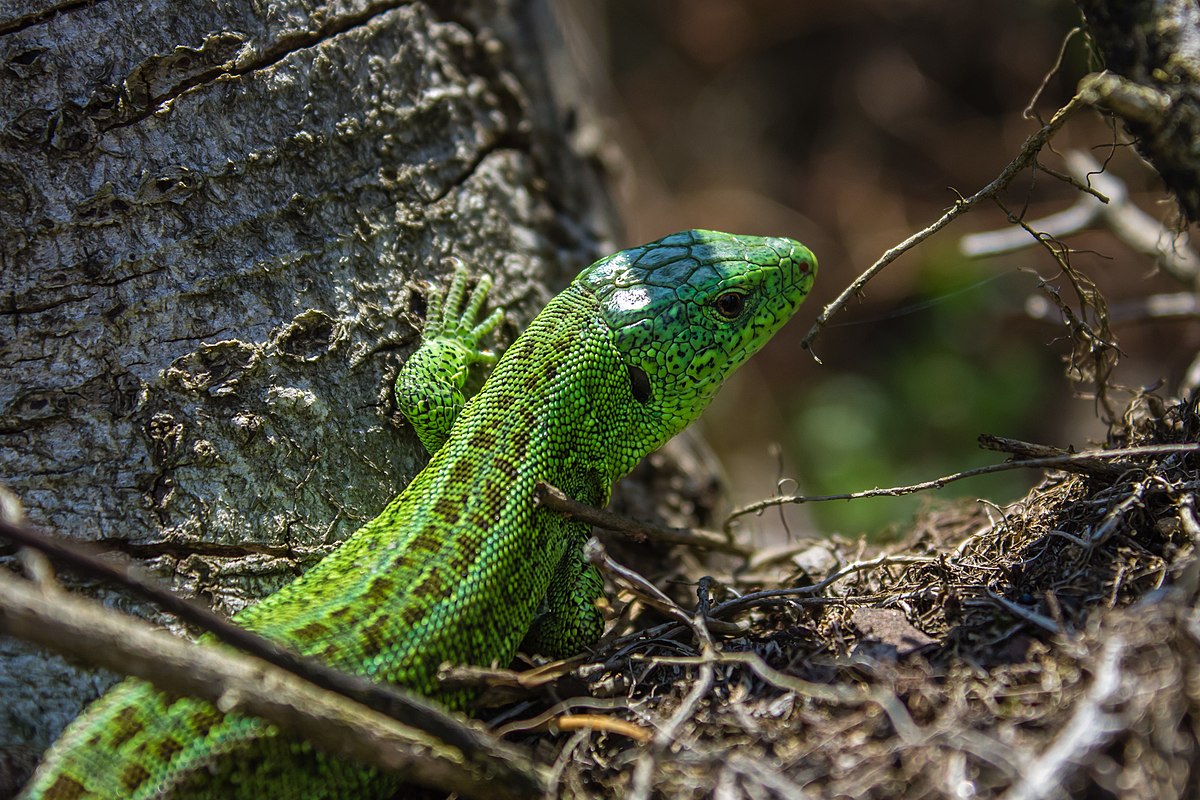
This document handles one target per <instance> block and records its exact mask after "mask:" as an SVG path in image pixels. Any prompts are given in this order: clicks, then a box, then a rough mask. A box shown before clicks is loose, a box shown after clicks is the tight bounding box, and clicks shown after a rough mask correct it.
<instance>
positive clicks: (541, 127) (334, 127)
mask: <svg viewBox="0 0 1200 800" xmlns="http://www.w3.org/2000/svg"><path fill="white" fill-rule="evenodd" d="M549 15H550V11H549V9H548V7H547V6H546V5H545V4H544V3H543V2H540V1H539V0H533V1H532V2H525V3H513V4H511V5H510V4H506V3H500V4H496V3H490V2H485V1H484V0H462V1H461V2H412V3H401V2H375V3H372V2H369V0H329V2H327V3H326V4H323V5H319V6H317V7H313V5H312V4H304V3H299V2H295V0H291V1H289V2H283V3H271V4H267V5H262V4H254V3H248V4H239V3H232V4H230V3H216V2H213V0H141V1H140V2H137V1H136V0H135V2H129V3H125V2H122V3H76V2H69V3H68V2H62V3H55V2H50V1H48V0H37V1H36V2H32V3H30V2H23V3H21V2H19V3H17V4H15V6H14V5H13V4H11V3H3V4H0V325H2V326H3V329H2V333H0V481H3V483H5V484H6V485H7V486H8V488H10V489H11V490H12V491H13V492H15V493H16V495H17V496H18V497H19V498H20V500H21V501H22V503H23V504H24V506H25V508H26V510H27V513H28V515H29V517H30V518H31V520H32V521H33V522H35V523H40V524H43V525H46V526H49V527H51V528H54V529H56V530H58V531H61V532H63V533H66V534H69V535H71V536H74V537H77V538H80V539H84V540H88V541H94V542H98V543H101V544H102V545H103V546H104V547H106V548H116V549H119V550H122V551H124V552H126V553H127V554H129V555H130V556H133V557H135V558H137V559H141V560H144V561H145V563H146V564H147V565H148V567H149V568H150V569H152V570H154V571H155V572H157V573H159V574H161V575H163V576H169V577H170V579H171V580H173V581H174V583H175V585H176V586H177V587H178V588H179V589H180V590H182V591H184V592H186V593H192V594H195V595H198V596H201V597H204V598H205V599H207V600H209V601H210V602H211V603H212V604H213V605H214V606H215V607H216V608H218V609H219V610H222V611H225V612H232V611H236V610H237V609H239V608H241V607H243V606H244V605H246V604H247V603H250V602H252V601H253V600H254V599H256V598H258V597H261V596H263V595H264V594H266V593H269V592H270V591H272V590H274V589H276V588H277V587H279V586H280V585H282V584H283V583H285V582H287V581H289V580H291V579H292V578H293V577H294V576H295V575H296V574H297V573H298V572H299V571H300V570H302V569H303V568H304V567H306V566H308V565H309V564H311V563H312V562H313V561H315V560H316V559H317V558H319V556H320V555H321V554H323V553H324V552H327V551H328V549H330V548H331V547H332V546H333V545H334V544H335V543H336V542H338V541H341V540H342V539H344V538H345V537H346V536H347V535H349V534H350V533H352V532H353V531H354V530H355V529H356V528H357V527H358V526H359V525H360V524H361V523H362V522H364V521H365V520H367V519H369V518H371V517H372V516H374V514H376V513H377V512H378V511H379V510H380V509H381V508H382V507H383V505H384V504H385V503H386V502H387V500H388V499H389V498H390V497H391V496H392V495H394V494H395V493H396V492H397V491H398V490H399V489H400V488H401V487H403V486H404V485H405V484H406V483H407V481H408V480H409V479H411V477H412V476H413V475H414V474H415V472H416V471H417V470H418V469H419V468H420V466H421V465H422V464H423V462H424V460H425V454H424V453H423V451H422V450H421V447H420V444H419V442H418V441H417V439H416V437H415V435H413V434H412V432H411V430H409V429H408V428H407V426H406V425H404V423H403V422H402V421H401V420H400V418H399V416H398V415H397V413H396V411H395V407H394V404H393V401H392V396H391V383H392V380H393V379H394V377H395V374H396V371H397V369H398V366H399V364H400V363H401V362H402V360H403V358H404V357H405V356H406V355H407V354H408V353H410V352H411V351H412V350H413V349H414V348H415V346H416V343H417V340H418V330H419V327H420V318H421V315H422V314H423V311H424V304H425V299H424V298H425V294H426V286H427V283H426V281H430V280H432V281H438V280H440V279H441V278H442V277H444V276H445V275H446V274H447V273H448V272H449V271H450V268H449V266H448V265H447V263H446V261H447V259H448V258H449V257H451V256H454V257H457V258H460V259H462V260H463V261H464V262H465V263H466V264H468V265H469V266H470V267H471V268H472V269H473V270H477V271H478V272H484V271H486V272H490V273H492V274H493V275H495V276H496V277H497V279H498V280H497V288H496V289H494V290H493V302H494V303H496V304H501V305H504V306H506V307H507V308H508V309H509V318H508V321H507V323H506V325H505V326H504V330H503V331H502V334H501V338H502V339H504V340H507V339H509V338H511V337H512V335H513V334H514V333H515V332H516V331H517V330H519V329H520V328H521V327H522V326H523V324H524V323H525V322H526V321H527V320H528V318H529V317H531V316H532V315H533V314H534V313H536V311H537V310H539V309H540V308H541V306H542V305H543V304H544V302H545V301H546V300H547V299H548V298H549V297H550V295H551V294H552V293H553V292H554V291H556V290H557V289H558V288H560V287H561V286H562V284H563V283H565V281H566V280H567V279H568V278H569V277H570V276H571V275H573V274H574V273H575V272H576V271H577V270H578V269H579V268H580V267H581V266H582V265H584V264H586V263H588V262H590V261H591V260H592V259H593V258H594V257H595V256H596V254H597V253H598V252H600V251H601V250H603V249H607V248H608V246H609V245H610V244H611V240H612V239H613V231H614V217H613V214H612V211H611V206H610V205H609V202H608V199H607V196H606V195H605V193H604V190H603V188H602V184H601V181H600V177H601V176H599V175H598V174H597V171H596V170H595V169H594V168H593V164H592V162H591V161H589V159H588V158H587V157H586V154H583V153H580V152H577V150H576V149H574V148H573V146H572V139H571V135H572V131H571V130H570V129H569V126H570V121H571V120H572V119H578V113H568V110H567V109H565V108H564V107H563V104H562V103H560V102H559V101H558V100H557V99H556V98H567V99H569V100H570V101H571V102H572V103H573V102H576V100H577V98H576V95H577V87H576V86H573V85H570V84H563V83H562V82H561V81H564V80H568V81H569V80H570V79H571V75H570V73H569V70H565V69H563V68H562V66H561V58H562V52H561V47H560V45H559V44H558V42H557V40H556V38H555V33H554V28H553V25H552V24H551V22H550V19H549ZM551 56H553V57H554V58H556V59H559V63H558V64H556V66H555V68H554V69H552V70H551V69H548V68H547V66H546V65H547V64H548V63H550V61H549V59H550V57H551ZM571 111H572V112H583V113H585V114H586V111H587V109H586V107H582V106H581V107H580V108H579V109H571ZM2 552H3V553H5V554H6V558H7V559H8V560H9V561H11V560H12V551H11V550H7V551H2ZM96 591H98V592H99V593H100V594H101V595H102V596H105V597H106V599H107V600H108V601H109V602H110V603H111V604H113V605H118V606H125V607H128V608H130V609H132V610H136V611H139V612H141V613H143V614H144V615H148V616H153V612H152V611H151V610H150V609H145V608H141V607H139V606H138V605H137V604H136V603H133V602H131V601H129V600H127V599H125V598H121V597H119V596H115V595H111V594H106V593H105V591H104V590H103V589H99V588H98V589H96ZM109 680H111V679H110V678H105V677H98V676H96V675H95V674H94V673H92V672H91V671H88V670H86V669H84V668H81V667H76V666H75V665H72V664H69V663H67V662H66V661H63V660H61V659H57V658H52V657H49V656H46V655H44V654H42V653H39V652H37V651H36V650H35V649H33V648H31V647H27V646H25V645H23V644H21V643H19V642H16V641H13V640H10V639H0V696H2V697H3V698H4V702H3V703H2V704H0V760H2V759H3V758H4V757H6V750H7V751H9V752H12V751H14V750H19V749H21V748H26V749H31V750H32V751H34V752H40V750H41V748H42V747H44V746H45V745H46V744H47V743H48V742H49V741H51V740H52V739H53V737H54V736H55V735H57V732H58V731H59V729H60V728H61V727H62V726H63V725H64V724H65V723H66V722H67V721H69V720H70V719H71V718H72V717H73V716H74V715H75V714H76V713H77V712H78V711H79V709H80V708H81V706H82V705H83V704H85V703H86V702H88V701H89V700H91V699H92V698H93V697H95V696H96V694H97V693H98V692H99V691H100V690H101V689H102V688H103V686H104V685H105V684H106V683H107V682H108V681H109Z"/></svg>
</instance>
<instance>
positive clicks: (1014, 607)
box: [987, 591, 1063, 633]
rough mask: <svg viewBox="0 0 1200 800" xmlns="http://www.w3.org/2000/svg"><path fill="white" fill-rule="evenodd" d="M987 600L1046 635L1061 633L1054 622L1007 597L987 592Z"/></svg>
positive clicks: (1060, 628)
mask: <svg viewBox="0 0 1200 800" xmlns="http://www.w3.org/2000/svg"><path fill="white" fill-rule="evenodd" d="M987 598H988V599H989V600H991V601H992V603H993V604H994V605H997V606H999V607H1000V608H1002V609H1004V610H1005V611H1007V612H1008V613H1010V614H1012V615H1013V616H1015V617H1018V618H1020V619H1023V620H1025V621H1026V622H1028V623H1030V624H1032V625H1036V626H1037V627H1039V628H1041V629H1042V630H1044V631H1046V632H1047V633H1062V632H1063V628H1062V626H1061V625H1059V624H1058V623H1056V622H1055V621H1054V620H1052V619H1050V618H1049V617H1047V616H1045V615H1044V614H1039V613H1037V612H1036V611H1030V610H1029V609H1028V608H1025V607H1024V606H1022V605H1018V604H1017V603H1014V602H1013V601H1012V600H1009V599H1008V598H1007V597H1001V596H1000V595H998V594H996V593H995V592H991V591H989V592H988V593H987Z"/></svg>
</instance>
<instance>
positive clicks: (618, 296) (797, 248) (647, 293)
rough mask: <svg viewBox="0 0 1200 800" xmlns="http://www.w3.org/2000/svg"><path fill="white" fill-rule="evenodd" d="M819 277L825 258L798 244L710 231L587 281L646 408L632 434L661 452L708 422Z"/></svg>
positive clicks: (675, 240) (687, 235) (636, 252)
mask: <svg viewBox="0 0 1200 800" xmlns="http://www.w3.org/2000/svg"><path fill="white" fill-rule="evenodd" d="M816 273H817V260H816V258H815V257H814V256H813V254H812V252H811V251H810V250H809V249H808V248H807V247H805V246H804V245H802V244H800V243H799V242H797V241H795V240H792V239H787V238H774V237H758V236H735V235H732V234H728V233H719V232H716V231H704V230H690V231H682V232H680V233H676V234H672V235H671V236H667V237H665V238H663V239H660V240H658V241H656V242H651V243H650V244H647V245H643V246H641V247H634V248H630V249H629V250H623V251H621V252H619V253H615V254H613V255H611V256H609V257H607V258H604V259H602V260H600V261H597V262H596V263H595V264H593V265H592V266H590V267H588V268H587V269H586V270H584V271H583V272H582V273H580V275H579V277H578V278H577V279H576V282H577V283H578V284H580V285H581V286H583V287H585V288H586V289H587V290H588V291H590V292H591V293H593V294H594V295H595V297H596V298H597V299H598V301H599V303H600V307H601V310H602V316H603V323H604V325H606V326H607V328H608V330H609V334H610V340H611V342H612V344H613V346H614V348H615V349H616V351H617V355H618V358H619V359H620V360H621V362H622V363H623V364H624V365H625V367H626V368H627V369H628V371H629V381H630V387H631V390H632V392H633V397H634V400H635V401H636V403H637V404H638V405H640V406H641V408H642V412H643V413H641V414H639V415H638V419H637V420H636V421H635V424H636V425H638V426H639V427H640V430H638V431H630V432H629V435H630V436H636V437H640V436H646V437H649V439H651V440H653V442H654V443H655V444H654V446H657V444H661V443H662V442H663V441H666V439H668V438H670V437H671V436H673V435H675V434H676V433H678V432H679V431H680V430H682V429H683V428H684V427H686V426H687V424H688V423H690V422H691V421H692V420H693V419H695V418H696V417H697V416H699V414H700V412H701V411H703V410H704V408H705V406H707V405H708V401H709V400H710V399H711V398H712V396H713V395H714V394H715V393H716V391H717V389H718V388H720V385H721V383H722V382H723V381H724V380H725V379H726V378H727V377H728V376H729V375H730V374H731V373H732V372H733V371H734V370H735V369H737V367H738V366H740V365H741V364H742V363H743V362H745V361H746V359H748V358H749V357H750V356H751V355H753V354H754V353H755V352H757V351H758V350H759V348H761V347H762V346H763V345H764V344H766V342H767V341H768V340H769V339H770V338H771V337H772V336H773V335H774V334H775V333H776V331H778V330H779V329H780V328H781V327H783V325H784V323H786V322H787V321H788V320H789V319H790V318H791V316H792V315H793V314H794V313H795V312H796V309H798V308H799V306H800V303H801V302H803V301H804V298H805V297H806V296H807V295H808V293H809V291H810V290H811V288H812V284H813V279H814V277H815V276H816Z"/></svg>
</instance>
